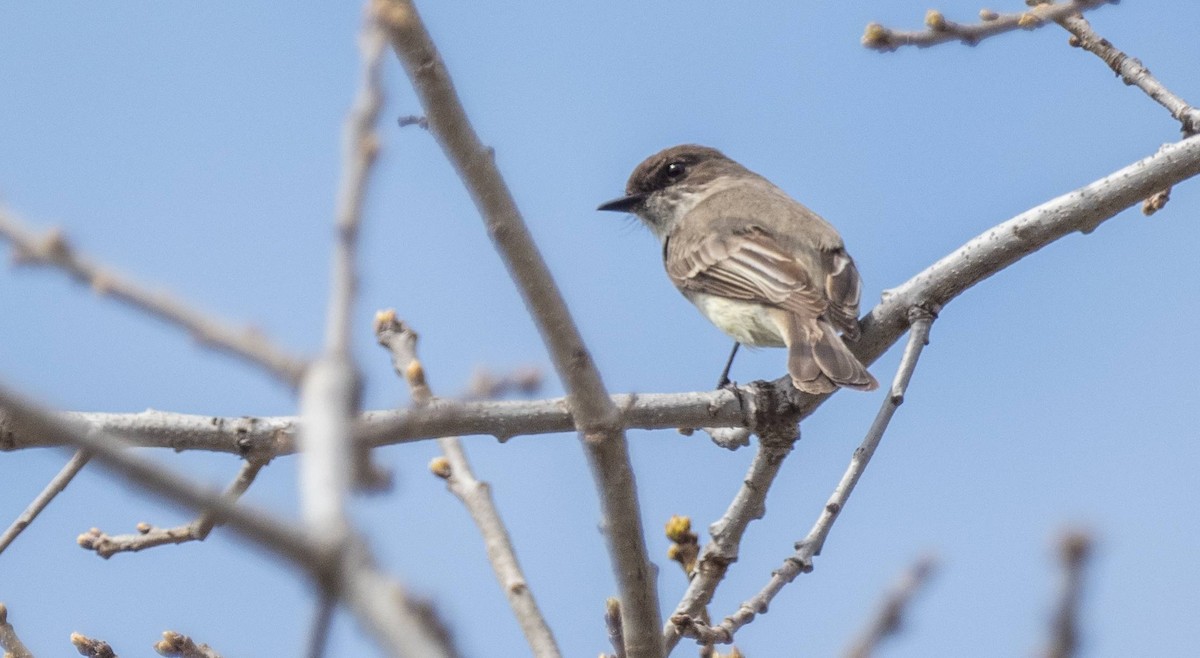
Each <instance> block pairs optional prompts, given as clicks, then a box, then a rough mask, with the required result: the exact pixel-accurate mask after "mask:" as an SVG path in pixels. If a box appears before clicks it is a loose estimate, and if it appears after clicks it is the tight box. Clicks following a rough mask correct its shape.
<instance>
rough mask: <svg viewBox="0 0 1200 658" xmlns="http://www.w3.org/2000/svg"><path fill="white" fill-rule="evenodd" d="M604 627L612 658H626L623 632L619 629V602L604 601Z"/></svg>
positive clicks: (613, 599) (610, 599) (609, 599)
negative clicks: (610, 646)
mask: <svg viewBox="0 0 1200 658" xmlns="http://www.w3.org/2000/svg"><path fill="white" fill-rule="evenodd" d="M604 627H605V628H606V629H608V642H609V644H611V645H612V648H613V653H612V657H613V658H628V656H629V654H628V652H626V651H625V632H624V630H622V628H621V600H620V599H615V598H612V597H609V598H608V599H607V600H605V601H604Z"/></svg>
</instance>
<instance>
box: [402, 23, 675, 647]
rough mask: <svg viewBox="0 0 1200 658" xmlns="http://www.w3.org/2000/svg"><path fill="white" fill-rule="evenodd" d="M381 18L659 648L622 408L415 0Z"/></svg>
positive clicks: (630, 627) (628, 616)
mask: <svg viewBox="0 0 1200 658" xmlns="http://www.w3.org/2000/svg"><path fill="white" fill-rule="evenodd" d="M380 4H381V5H384V6H386V18H385V19H384V22H385V23H386V24H387V25H388V28H389V30H390V34H391V39H392V46H393V48H394V49H395V50H396V53H397V55H398V56H399V58H400V61H401V63H402V64H403V65H404V69H405V71H406V72H407V73H408V76H409V78H410V79H411V80H412V83H413V87H414V89H415V90H416V92H417V95H418V96H419V97H420V99H421V105H422V106H423V107H424V109H425V116H426V118H428V120H429V128H430V132H431V133H432V134H433V135H434V137H435V138H436V139H437V141H438V143H439V144H440V145H441V146H442V150H443V151H444V152H445V153H446V156H447V158H448V159H449V160H450V162H451V163H452V164H453V165H454V168H455V169H456V171H457V172H458V174H459V177H460V178H461V179H462V180H463V183H464V184H465V185H466V187H467V190H468V192H469V193H470V195H471V198H472V199H473V200H474V202H475V205H476V207H477V208H478V209H479V211H480V214H481V215H482V216H483V218H484V221H485V223H486V224H487V228H488V233H489V234H490V235H491V237H492V239H493V242H494V243H495V246H496V248H497V250H498V251H499V253H500V255H501V257H502V258H503V260H504V262H505V264H506V265H507V267H508V271H509V274H510V275H511V276H512V277H513V280H514V281H515V282H516V284H517V287H518V288H519V289H520V292H521V295H522V297H523V299H524V300H525V305H526V306H527V307H528V308H529V310H530V312H531V313H532V315H533V319H534V321H535V322H536V324H537V326H538V330H539V332H540V333H541V336H542V341H543V342H544V343H545V344H546V347H547V349H548V351H549V352H550V356H551V358H552V360H553V361H554V366H555V369H556V370H557V371H558V375H559V378H560V379H561V380H562V381H563V384H564V385H565V387H566V389H567V392H568V399H569V400H570V406H571V410H572V412H573V415H574V420H575V426H576V428H577V429H578V430H579V432H580V435H581V437H582V438H583V443H584V446H585V448H586V452H587V455H588V459H589V461H590V463H591V466H592V473H593V478H594V479H595V481H596V487H597V489H598V491H599V494H600V504H601V510H602V513H603V521H602V522H603V528H604V531H605V533H604V534H605V538H606V539H607V541H608V552H609V558H610V560H611V562H612V569H613V572H614V574H615V576H616V580H617V585H618V588H619V590H620V593H621V614H622V615H623V620H622V621H623V628H624V629H625V633H626V637H625V645H626V649H627V650H628V651H629V653H630V654H631V655H633V656H647V657H650V658H654V657H656V656H661V655H662V643H661V641H660V638H659V631H658V625H659V620H660V619H661V615H660V612H659V606H658V593H657V590H656V587H655V575H656V574H655V568H654V566H653V565H652V564H651V563H650V560H649V557H648V556H647V554H646V541H645V535H644V532H643V528H642V519H641V511H640V509H639V507H638V502H637V487H636V484H635V482H634V476H633V468H632V466H631V464H630V462H629V450H628V447H627V445H626V440H625V431H624V427H623V426H622V424H621V418H620V413H619V412H618V410H617V408H616V406H614V405H613V403H612V400H611V399H609V396H608V393H607V392H606V390H605V388H604V383H603V382H602V381H601V379H600V374H599V372H598V371H597V370H596V367H595V364H594V363H593V362H592V358H591V355H590V354H589V353H588V350H587V347H586V346H585V345H584V343H583V339H582V337H581V336H580V335H579V330H578V329H577V328H576V326H575V323H574V321H573V320H572V318H571V315H570V312H569V311H568V310H567V305H566V303H565V302H564V300H563V298H562V294H561V293H560V292H559V291H558V288H557V286H556V285H555V283H554V280H553V278H551V276H550V271H549V269H548V268H547V267H546V264H545V262H544V261H543V260H542V257H541V254H540V253H539V252H538V250H537V247H536V246H535V245H534V243H533V238H532V237H531V236H530V234H529V230H528V228H527V227H526V226H525V222H524V220H523V219H522V218H521V214H520V211H519V210H518V209H517V206H516V203H515V202H514V201H513V198H512V194H511V193H510V192H509V190H508V187H507V185H505V183H504V179H503V177H502V176H501V175H500V172H499V170H498V169H497V168H496V165H495V161H494V159H493V153H492V151H491V149H488V148H485V147H484V146H483V144H482V143H480V141H479V138H478V136H477V135H476V133H475V130H474V128H473V127H472V126H471V123H470V121H469V120H468V119H467V115H466V112H465V111H464V110H463V107H462V104H461V103H460V102H459V100H458V94H457V92H456V91H455V90H454V86H453V83H452V82H451V80H450V76H449V73H448V71H447V70H446V66H445V63H444V62H443V61H442V58H441V56H440V55H439V54H438V52H437V48H436V46H435V45H434V43H433V40H432V39H431V38H430V36H429V32H428V31H427V30H426V29H425V25H424V24H423V23H422V21H421V18H420V16H419V15H418V13H417V9H416V7H415V6H413V3H412V2H410V1H409V0H380Z"/></svg>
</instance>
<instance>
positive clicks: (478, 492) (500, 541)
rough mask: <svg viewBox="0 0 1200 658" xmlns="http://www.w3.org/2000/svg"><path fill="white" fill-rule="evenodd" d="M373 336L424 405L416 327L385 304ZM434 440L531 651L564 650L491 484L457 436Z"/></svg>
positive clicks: (429, 394) (546, 655) (441, 468)
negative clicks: (473, 465)
mask: <svg viewBox="0 0 1200 658" xmlns="http://www.w3.org/2000/svg"><path fill="white" fill-rule="evenodd" d="M375 337H376V339H377V340H378V341H379V344H380V345H382V346H383V347H384V348H386V349H387V350H388V353H389V354H390V355H391V357H392V366H393V367H394V368H395V369H396V373H397V374H399V375H400V376H401V377H403V378H404V380H405V381H406V382H408V386H409V391H410V392H411V396H412V400H413V404H414V405H416V406H417V407H426V406H429V405H430V404H431V403H433V402H434V400H435V398H434V395H433V391H432V390H430V388H429V385H428V383H427V382H426V380H425V368H424V366H423V365H422V364H421V361H420V359H418V357H417V333H416V332H415V331H413V330H412V328H411V327H409V326H408V325H406V324H404V323H403V322H401V321H400V320H399V319H398V318H397V317H396V312H395V311H391V310H388V311H381V312H379V313H376V314H375ZM438 445H439V446H440V447H441V449H442V457H441V458H440V459H437V460H435V464H434V466H433V467H432V468H431V470H432V471H433V472H434V474H435V475H437V476H438V477H440V478H442V479H443V480H445V481H446V488H447V489H449V490H450V492H451V493H453V494H454V495H455V496H456V497H457V498H458V499H459V500H460V501H462V503H463V505H464V506H465V507H466V508H467V511H468V512H469V513H470V515H471V519H472V520H474V521H475V526H476V527H477V528H479V534H481V535H482V536H483V543H484V548H485V549H486V551H487V556H488V562H489V563H490V564H491V565H492V571H493V572H494V573H495V575H496V580H497V581H498V582H499V583H500V588H501V590H503V591H504V596H505V597H506V598H507V599H508V605H509V607H510V608H512V611H513V615H514V616H515V617H516V618H517V623H519V624H520V626H521V631H522V632H523V633H524V634H525V639H526V641H528V642H529V647H530V649H531V650H532V652H533V655H534V656H538V657H539V658H558V657H559V656H561V655H562V653H561V652H560V651H559V648H558V643H557V642H556V641H555V639H554V634H553V633H552V632H551V631H550V627H549V625H547V624H546V618H545V615H543V614H542V611H541V610H540V609H539V608H538V605H537V600H536V599H535V598H534V596H533V591H532V590H530V588H529V584H528V581H526V579H525V573H524V572H523V571H522V570H521V565H520V563H519V562H518V561H517V552H516V548H515V547H514V546H513V543H512V537H511V536H510V535H509V533H508V528H507V527H505V525H504V520H503V519H502V518H500V510H498V509H496V502H495V500H493V499H492V492H491V487H490V486H489V485H488V484H487V483H486V482H480V481H479V480H478V479H477V478H476V477H475V473H474V472H473V471H472V470H471V464H470V462H469V461H468V460H467V453H466V451H465V450H464V449H463V445H462V441H461V440H460V439H459V438H458V437H456V436H446V437H442V438H439V439H438Z"/></svg>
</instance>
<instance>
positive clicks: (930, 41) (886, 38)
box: [862, 0, 1118, 52]
mask: <svg viewBox="0 0 1200 658" xmlns="http://www.w3.org/2000/svg"><path fill="white" fill-rule="evenodd" d="M1117 1H1118V0H1069V1H1068V2H1064V3H1044V4H1037V5H1035V6H1033V7H1031V8H1030V9H1029V10H1028V11H1023V12H1020V13H1014V14H997V13H996V12H994V11H991V10H988V9H984V10H982V11H980V12H979V17H980V22H979V23H956V22H954V21H951V20H947V19H946V17H945V15H943V14H942V12H940V11H936V10H933V9H930V10H929V11H928V12H926V14H925V26H926V28H927V29H925V30H920V31H905V30H893V29H891V28H888V27H884V26H883V25H880V24H879V23H871V24H869V25H867V29H866V30H865V31H864V32H863V36H862V45H863V46H866V47H867V48H870V49H871V50H877V51H880V52H890V51H893V50H896V49H897V48H900V47H901V46H916V47H918V48H928V47H930V46H936V45H938V44H941V43H946V42H949V41H959V42H961V43H964V44H966V45H968V46H974V45H975V44H977V43H979V42H980V41H982V40H984V39H986V38H988V37H993V36H996V35H998V34H1004V33H1005V32H1012V31H1013V30H1032V29H1035V28H1039V27H1042V26H1043V25H1046V24H1047V23H1049V22H1053V21H1056V20H1058V19H1060V18H1062V17H1063V16H1068V15H1070V14H1077V13H1079V12H1081V11H1086V10H1089V9H1096V8H1098V7H1101V6H1103V5H1106V4H1109V3H1113V4H1115V3H1116V2H1117Z"/></svg>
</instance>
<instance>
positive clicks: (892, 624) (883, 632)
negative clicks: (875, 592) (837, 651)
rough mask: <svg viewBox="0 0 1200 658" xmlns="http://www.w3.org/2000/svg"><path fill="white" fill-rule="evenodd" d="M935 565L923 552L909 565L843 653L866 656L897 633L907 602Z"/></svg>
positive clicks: (849, 656)
mask: <svg viewBox="0 0 1200 658" xmlns="http://www.w3.org/2000/svg"><path fill="white" fill-rule="evenodd" d="M936 566H937V560H936V559H935V558H934V557H933V556H932V555H926V556H924V557H922V558H920V559H919V560H917V561H916V563H915V564H913V565H912V566H911V567H909V568H908V569H907V570H906V571H905V572H904V574H903V575H901V576H900V579H899V580H898V581H897V582H896V583H895V584H894V585H893V586H892V588H891V591H889V592H888V593H887V596H886V597H885V598H884V600H883V601H882V602H881V604H880V605H879V608H878V610H877V611H876V613H875V616H874V617H873V618H872V619H871V621H870V622H869V623H868V624H867V627H866V629H864V630H863V632H862V634H861V635H859V637H858V638H857V639H855V640H854V643H853V644H851V645H850V648H849V649H847V650H846V652H845V653H844V654H843V656H845V658H870V657H871V656H873V655H874V654H875V651H876V650H877V649H878V648H879V644H880V643H881V642H883V640H885V639H887V638H888V637H891V636H892V635H895V634H896V633H898V632H899V631H900V629H901V628H902V627H903V622H904V613H905V611H906V610H907V608H908V604H909V602H911V601H912V598H913V595H915V594H916V593H917V591H918V590H920V589H921V587H923V586H924V585H925V582H926V581H927V580H929V576H930V575H932V573H933V571H934V569H935V568H936Z"/></svg>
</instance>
